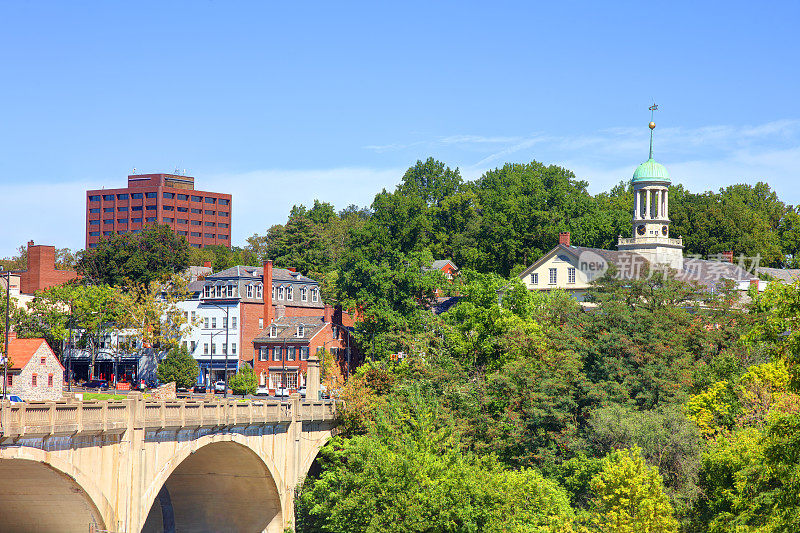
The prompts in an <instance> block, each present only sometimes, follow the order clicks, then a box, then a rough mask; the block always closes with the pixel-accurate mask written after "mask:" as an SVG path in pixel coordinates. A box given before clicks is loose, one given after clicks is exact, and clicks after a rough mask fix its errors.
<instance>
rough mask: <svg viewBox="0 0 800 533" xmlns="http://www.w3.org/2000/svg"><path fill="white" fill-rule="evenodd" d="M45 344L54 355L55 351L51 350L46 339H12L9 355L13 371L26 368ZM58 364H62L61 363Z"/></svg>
mask: <svg viewBox="0 0 800 533" xmlns="http://www.w3.org/2000/svg"><path fill="white" fill-rule="evenodd" d="M42 343H44V344H45V345H47V349H48V351H49V352H50V353H51V354H52V355H53V356H55V354H53V350H51V349H50V345H49V344H47V341H45V340H44V339H12V340H10V341H9V342H8V353H9V355H10V356H11V367H10V369H11V370H22V369H23V368H25V365H27V364H28V361H30V360H31V357H33V354H35V353H36V350H38V349H39V347H40V346H41V345H42ZM58 364H61V362H59V363H58ZM61 368H62V369H63V368H64V365H61Z"/></svg>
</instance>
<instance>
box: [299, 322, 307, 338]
mask: <svg viewBox="0 0 800 533" xmlns="http://www.w3.org/2000/svg"><path fill="white" fill-rule="evenodd" d="M305 334H306V331H305V326H303V324H298V325H297V336H298V337H304V336H305Z"/></svg>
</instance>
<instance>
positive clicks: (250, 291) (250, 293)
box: [247, 283, 253, 298]
mask: <svg viewBox="0 0 800 533" xmlns="http://www.w3.org/2000/svg"><path fill="white" fill-rule="evenodd" d="M247 297H248V298H252V297H253V284H252V283H248V284H247Z"/></svg>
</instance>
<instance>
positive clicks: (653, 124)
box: [647, 102, 658, 159]
mask: <svg viewBox="0 0 800 533" xmlns="http://www.w3.org/2000/svg"><path fill="white" fill-rule="evenodd" d="M647 109H649V110H650V159H653V130H654V129H655V128H656V123H655V122H653V115H654V114H655V112H656V111H657V110H658V106H657V105H656V103H655V102H653V105H651V106H650V107H648V108H647Z"/></svg>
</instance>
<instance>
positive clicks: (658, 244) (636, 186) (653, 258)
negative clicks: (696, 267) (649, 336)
mask: <svg viewBox="0 0 800 533" xmlns="http://www.w3.org/2000/svg"><path fill="white" fill-rule="evenodd" d="M656 109H658V106H656V105H655V104H653V106H652V107H650V110H651V112H654V111H655V110H656ZM655 127H656V123H655V122H653V121H652V117H651V121H650V158H649V159H648V160H647V161H645V162H644V163H642V164H641V165H639V166H638V167H636V171H635V172H634V173H633V179H632V180H631V183H632V184H633V198H634V200H633V221H632V222H633V228H632V232H631V237H630V238H626V237H622V236H620V237H619V241H618V242H617V249H618V250H620V251H628V252H636V253H638V254H640V255H642V256H644V257H645V258H646V259H647V260H648V261H650V262H651V263H652V264H666V265H669V266H670V267H672V268H674V269H676V270H681V269H682V268H683V239H681V238H677V239H673V238H671V237H670V236H669V224H670V220H669V184H670V179H669V174H668V173H667V169H666V168H664V165H662V164H660V163H657V162H656V161H655V160H654V159H653V130H654V129H655Z"/></svg>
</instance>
